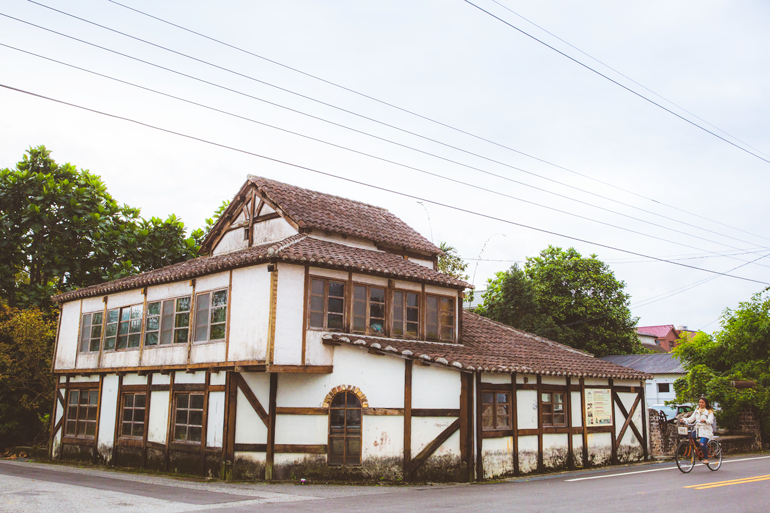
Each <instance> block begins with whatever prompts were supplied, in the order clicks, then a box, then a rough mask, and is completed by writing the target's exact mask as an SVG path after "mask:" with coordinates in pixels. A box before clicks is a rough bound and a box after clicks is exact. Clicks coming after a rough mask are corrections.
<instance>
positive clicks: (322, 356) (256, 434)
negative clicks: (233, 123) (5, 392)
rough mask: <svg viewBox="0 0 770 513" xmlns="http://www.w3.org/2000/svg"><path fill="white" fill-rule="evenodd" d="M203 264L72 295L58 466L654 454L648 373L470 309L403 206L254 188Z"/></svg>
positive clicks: (296, 465) (548, 461)
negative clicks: (401, 215)
mask: <svg viewBox="0 0 770 513" xmlns="http://www.w3.org/2000/svg"><path fill="white" fill-rule="evenodd" d="M202 252H203V253H205V254H206V255H207V256H203V257H200V258H197V259H195V260H190V261H187V262H184V263H180V264H176V265H173V266H169V267H166V268H163V269H158V270H156V271H151V272H147V273H144V274H140V275H137V276H132V277H128V278H124V279H120V280H115V281H112V282H108V283H103V284H100V285H96V286H92V287H87V288H83V289H79V290H75V291H72V292H67V293H64V294H61V295H59V296H57V297H56V298H55V301H56V302H57V303H58V304H59V305H60V306H61V316H60V321H59V331H58V335H57V341H56V348H55V358H54V369H53V370H54V372H55V373H56V374H57V375H58V376H59V380H58V386H57V391H56V397H57V399H56V401H55V404H54V412H53V418H54V422H53V424H54V427H53V429H52V433H51V441H52V443H51V451H52V456H53V457H55V458H65V459H85V460H89V461H99V462H105V463H109V464H115V465H121V466H141V467H148V468H154V469H165V470H173V471H178V472H184V473H199V474H207V475H222V476H223V477H233V478H239V479H290V478H310V479H314V478H335V477H338V478H346V479H386V480H432V481H435V480H474V479H484V478H492V477H500V476H506V475H513V474H522V473H528V472H537V471H544V470H547V469H552V468H563V467H564V468H567V467H578V466H586V465H599V464H605V463H611V462H618V461H629V460H641V459H643V458H646V457H647V432H646V425H647V422H646V419H645V409H644V408H643V407H640V404H642V405H643V404H644V399H643V397H644V379H645V378H646V377H647V376H646V374H644V373H642V372H638V371H634V370H631V369H627V368H624V367H620V366H617V365H614V364H612V363H609V362H605V361H602V360H599V359H595V358H593V357H592V356H591V355H588V354H586V353H583V352H581V351H578V350H575V349H572V348H569V347H566V346H563V345H560V344H557V343H555V342H552V341H550V340H547V339H545V338H542V337H538V336H535V335H532V334H529V333H525V332H522V331H518V330H515V329H513V328H510V327H508V326H504V325H501V324H498V323H495V322H493V321H490V320H488V319H485V318H482V317H479V316H477V315H474V314H471V313H467V312H463V309H462V297H463V290H464V289H465V288H466V287H468V284H467V283H464V282H462V281H460V280H457V279H455V278H453V277H450V276H447V275H444V274H441V273H440V272H438V271H437V258H438V255H439V254H440V251H439V249H438V248H436V247H435V246H434V245H433V244H432V243H430V242H429V241H427V240H426V239H425V238H424V237H422V236H421V235H419V234H418V233H417V232H416V231H414V230H413V229H411V228H410V227H409V226H407V225H406V224H404V223H403V222H402V221H401V220H400V219H398V218H396V217H395V216H393V215H392V214H390V213H389V212H388V211H387V210H384V209H381V208H378V207H374V206H371V205H366V204H363V203H359V202H356V201H352V200H348V199H343V198H339V197H335V196H331V195H327V194H322V193H318V192H313V191H309V190H305V189H301V188H299V187H295V186H291V185H287V184H283V183H279V182H275V181H272V180H267V179H264V178H259V177H254V176H250V177H249V178H248V180H247V182H246V183H245V184H244V186H243V187H242V188H241V190H240V191H239V192H238V194H237V195H236V197H235V198H234V200H233V201H232V203H231V204H230V206H229V207H228V209H227V210H226V211H225V212H224V214H223V215H222V217H221V219H220V220H219V222H218V223H217V225H216V226H215V227H214V229H213V230H212V231H211V233H210V235H209V237H208V238H207V240H206V242H205V243H204V247H203V251H202Z"/></svg>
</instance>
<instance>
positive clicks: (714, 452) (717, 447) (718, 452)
mask: <svg viewBox="0 0 770 513" xmlns="http://www.w3.org/2000/svg"><path fill="white" fill-rule="evenodd" d="M706 466H707V467H708V468H709V470H719V467H721V466H722V444H720V443H719V442H718V441H716V440H709V462H708V464H706Z"/></svg>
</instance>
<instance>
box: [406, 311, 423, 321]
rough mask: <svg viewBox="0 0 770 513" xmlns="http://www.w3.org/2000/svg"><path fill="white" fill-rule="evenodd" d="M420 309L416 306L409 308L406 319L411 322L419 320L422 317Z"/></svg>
mask: <svg viewBox="0 0 770 513" xmlns="http://www.w3.org/2000/svg"><path fill="white" fill-rule="evenodd" d="M419 314H420V311H419V310H417V309H416V308H407V309H406V320H407V321H409V322H417V321H419V320H420V319H419V317H420V315H419Z"/></svg>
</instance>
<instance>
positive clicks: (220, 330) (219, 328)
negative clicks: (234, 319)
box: [209, 324, 225, 340]
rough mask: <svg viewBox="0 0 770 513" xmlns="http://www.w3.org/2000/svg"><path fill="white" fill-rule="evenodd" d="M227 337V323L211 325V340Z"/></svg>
mask: <svg viewBox="0 0 770 513" xmlns="http://www.w3.org/2000/svg"><path fill="white" fill-rule="evenodd" d="M223 338H225V325H224V324H217V325H215V326H212V327H211V338H210V339H209V340H222V339H223Z"/></svg>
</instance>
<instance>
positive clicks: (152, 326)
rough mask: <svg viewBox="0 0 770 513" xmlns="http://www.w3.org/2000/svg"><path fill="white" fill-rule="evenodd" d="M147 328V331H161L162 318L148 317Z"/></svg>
mask: <svg viewBox="0 0 770 513" xmlns="http://www.w3.org/2000/svg"><path fill="white" fill-rule="evenodd" d="M145 328H146V329H147V331H157V330H158V329H160V317H148V318H147V326H146V327H145Z"/></svg>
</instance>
